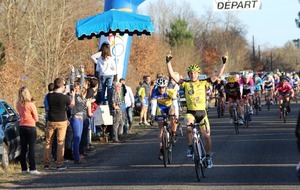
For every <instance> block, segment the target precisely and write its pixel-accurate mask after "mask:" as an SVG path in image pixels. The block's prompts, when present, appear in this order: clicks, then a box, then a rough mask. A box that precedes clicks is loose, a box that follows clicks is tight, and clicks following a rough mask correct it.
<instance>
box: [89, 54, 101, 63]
mask: <svg viewBox="0 0 300 190" xmlns="http://www.w3.org/2000/svg"><path fill="white" fill-rule="evenodd" d="M101 55H102V52H101V51H99V52H97V53H95V54H93V55H92V56H91V59H92V60H93V62H94V63H95V64H97V62H98V59H99V57H101Z"/></svg>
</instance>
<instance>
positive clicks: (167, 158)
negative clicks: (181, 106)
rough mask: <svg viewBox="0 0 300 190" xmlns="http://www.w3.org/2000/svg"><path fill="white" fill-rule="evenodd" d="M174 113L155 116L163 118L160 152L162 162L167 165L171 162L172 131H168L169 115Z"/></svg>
mask: <svg viewBox="0 0 300 190" xmlns="http://www.w3.org/2000/svg"><path fill="white" fill-rule="evenodd" d="M171 116H174V115H157V116H155V117H156V118H163V133H162V151H163V152H162V154H163V163H164V166H165V167H167V165H168V164H171V162H172V152H173V151H172V148H173V143H172V140H171V139H172V137H171V135H172V133H171V132H170V131H171V130H170V125H169V117H171Z"/></svg>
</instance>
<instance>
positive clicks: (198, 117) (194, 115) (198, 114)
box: [185, 110, 210, 131]
mask: <svg viewBox="0 0 300 190" xmlns="http://www.w3.org/2000/svg"><path fill="white" fill-rule="evenodd" d="M186 118H191V119H193V120H194V121H195V123H200V124H204V122H206V130H207V131H210V124H209V120H208V117H207V114H206V111H205V110H197V111H194V110H187V112H186V115H185V119H186ZM200 129H205V125H201V126H200Z"/></svg>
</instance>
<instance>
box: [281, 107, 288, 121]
mask: <svg viewBox="0 0 300 190" xmlns="http://www.w3.org/2000/svg"><path fill="white" fill-rule="evenodd" d="M282 115H283V123H286V117H287V109H286V107H285V106H284V107H283V112H282Z"/></svg>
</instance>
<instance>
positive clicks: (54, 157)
mask: <svg viewBox="0 0 300 190" xmlns="http://www.w3.org/2000/svg"><path fill="white" fill-rule="evenodd" d="M53 91H54V84H53V82H51V83H49V84H48V94H49V93H53ZM48 94H46V95H45V97H44V107H45V114H46V117H45V120H46V121H45V127H46V126H47V123H48V111H49V105H48V101H47V96H48ZM56 145H57V142H56V130H55V131H54V134H53V143H52V158H53V159H54V160H56V150H57V146H56Z"/></svg>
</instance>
